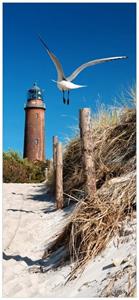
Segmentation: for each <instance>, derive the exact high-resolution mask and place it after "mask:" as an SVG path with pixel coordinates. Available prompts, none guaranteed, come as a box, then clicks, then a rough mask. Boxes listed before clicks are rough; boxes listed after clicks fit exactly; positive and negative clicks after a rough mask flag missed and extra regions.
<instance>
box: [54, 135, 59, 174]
mask: <svg viewBox="0 0 139 300" xmlns="http://www.w3.org/2000/svg"><path fill="white" fill-rule="evenodd" d="M57 143H58V137H57V136H53V169H54V170H55V168H56V145H57Z"/></svg>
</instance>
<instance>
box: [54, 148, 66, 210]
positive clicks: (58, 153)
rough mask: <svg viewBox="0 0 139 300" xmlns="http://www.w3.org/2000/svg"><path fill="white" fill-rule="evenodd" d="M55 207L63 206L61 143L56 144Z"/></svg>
mask: <svg viewBox="0 0 139 300" xmlns="http://www.w3.org/2000/svg"><path fill="white" fill-rule="evenodd" d="M55 191H56V207H57V209H59V208H63V205H64V201H63V155H62V144H61V143H59V142H58V143H57V144H56V185H55Z"/></svg>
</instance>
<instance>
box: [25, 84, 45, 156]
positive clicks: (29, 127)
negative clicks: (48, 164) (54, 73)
mask: <svg viewBox="0 0 139 300" xmlns="http://www.w3.org/2000/svg"><path fill="white" fill-rule="evenodd" d="M24 109H25V132H24V154H23V157H24V158H28V159H29V160H32V161H37V160H39V161H44V160H45V109H46V107H45V103H44V101H43V97H42V90H41V89H40V88H39V87H38V86H37V84H36V83H34V85H33V87H32V88H31V89H29V90H28V97H27V102H26V104H25V107H24Z"/></svg>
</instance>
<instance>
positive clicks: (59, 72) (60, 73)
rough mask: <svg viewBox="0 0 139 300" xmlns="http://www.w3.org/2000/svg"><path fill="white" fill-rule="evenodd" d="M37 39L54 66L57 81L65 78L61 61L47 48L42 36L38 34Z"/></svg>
mask: <svg viewBox="0 0 139 300" xmlns="http://www.w3.org/2000/svg"><path fill="white" fill-rule="evenodd" d="M39 39H40V41H41V43H42V44H43V46H44V48H45V50H46V51H47V53H48V54H49V56H50V58H51V60H52V61H53V63H54V65H55V67H56V70H57V75H58V79H57V81H61V80H63V79H65V75H64V72H63V69H62V66H61V63H60V62H59V60H58V59H57V57H56V56H55V55H54V54H53V53H52V52H51V51H50V50H49V48H48V47H47V45H46V43H45V42H44V41H43V40H42V38H41V37H40V36H39Z"/></svg>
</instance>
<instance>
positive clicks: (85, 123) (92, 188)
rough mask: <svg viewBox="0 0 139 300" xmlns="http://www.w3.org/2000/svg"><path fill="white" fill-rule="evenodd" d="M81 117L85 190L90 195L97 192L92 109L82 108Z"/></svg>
mask: <svg viewBox="0 0 139 300" xmlns="http://www.w3.org/2000/svg"><path fill="white" fill-rule="evenodd" d="M79 119H80V124H79V126H80V138H81V147H82V156H83V167H84V176H85V191H86V193H87V195H88V196H91V195H93V194H95V192H96V173H95V163H94V154H93V137H92V123H91V110H90V109H89V108H83V109H80V118H79Z"/></svg>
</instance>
